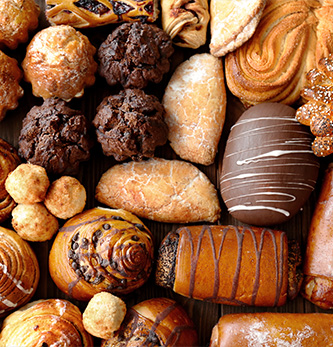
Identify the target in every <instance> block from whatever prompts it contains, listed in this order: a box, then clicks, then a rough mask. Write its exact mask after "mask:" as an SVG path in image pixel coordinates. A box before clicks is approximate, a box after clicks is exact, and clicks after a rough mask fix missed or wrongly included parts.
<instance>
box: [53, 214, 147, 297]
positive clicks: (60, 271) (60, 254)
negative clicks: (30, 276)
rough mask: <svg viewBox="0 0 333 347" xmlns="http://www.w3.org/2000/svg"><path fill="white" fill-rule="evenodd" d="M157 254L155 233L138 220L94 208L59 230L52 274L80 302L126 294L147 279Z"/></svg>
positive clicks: (134, 217) (56, 282)
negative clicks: (101, 294) (102, 294)
mask: <svg viewBox="0 0 333 347" xmlns="http://www.w3.org/2000/svg"><path fill="white" fill-rule="evenodd" d="M153 254H154V249H153V242H152V235H151V233H150V231H149V230H148V229H147V228H146V227H145V226H144V225H143V223H142V222H141V221H140V220H139V219H138V218H137V217H136V216H134V215H133V214H131V213H129V212H127V211H125V210H111V209H105V208H93V209H91V210H88V211H85V212H83V213H81V214H78V215H76V216H75V217H73V218H72V219H70V220H68V221H67V222H66V223H65V225H64V226H63V227H62V228H61V229H60V230H59V232H58V234H57V236H56V238H55V241H54V243H53V245H52V249H51V251H50V257H49V269H50V275H51V277H52V279H53V280H54V282H55V284H56V285H57V286H58V287H59V289H61V290H62V291H63V292H64V293H66V294H67V295H69V296H71V297H72V298H74V299H77V300H84V301H86V300H89V299H91V298H92V297H93V295H94V294H96V293H99V292H101V291H108V292H111V293H113V294H127V293H129V292H132V291H133V290H135V289H136V288H138V287H140V286H141V285H143V284H144V283H145V282H146V280H147V279H148V277H149V275H150V273H151V267H152V260H153Z"/></svg>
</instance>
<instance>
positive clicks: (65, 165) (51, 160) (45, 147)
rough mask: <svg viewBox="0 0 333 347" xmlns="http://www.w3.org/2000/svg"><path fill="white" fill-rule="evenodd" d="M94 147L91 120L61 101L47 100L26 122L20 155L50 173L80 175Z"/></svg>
mask: <svg viewBox="0 0 333 347" xmlns="http://www.w3.org/2000/svg"><path fill="white" fill-rule="evenodd" d="M91 147H92V141H91V139H90V137H89V135H88V122H87V119H86V118H85V116H84V115H82V114H81V112H80V111H76V110H72V109H70V108H69V107H68V106H66V104H65V102H64V101H62V100H60V99H55V98H51V99H47V100H45V101H44V103H43V105H41V106H34V107H33V108H32V109H31V110H30V111H29V113H28V114H27V115H26V117H25V118H24V119H23V123H22V129H21V132H20V136H19V151H18V152H19V155H20V156H21V157H23V158H24V159H26V160H27V161H28V163H31V164H36V165H40V166H43V167H44V168H45V169H46V171H47V172H48V173H49V174H56V175H63V174H69V175H71V174H76V173H77V172H78V169H79V163H80V162H81V161H85V160H88V159H89V157H90V149H91Z"/></svg>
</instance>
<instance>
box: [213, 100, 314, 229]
mask: <svg viewBox="0 0 333 347" xmlns="http://www.w3.org/2000/svg"><path fill="white" fill-rule="evenodd" d="M311 143H312V136H311V133H310V132H309V131H308V129H307V128H306V127H304V126H303V125H301V124H299V123H298V121H297V120H296V118H295V110H294V109H293V108H291V107H290V106H287V105H284V104H278V103H263V104H259V105H256V106H253V107H251V108H249V109H248V110H246V111H245V112H244V113H243V115H242V116H241V117H240V118H239V119H238V121H237V122H236V124H235V125H234V126H233V127H232V129H231V131H230V134H229V137H228V140H227V144H226V149H225V153H224V157H223V161H222V172H221V177H220V191H221V195H222V198H223V200H224V202H225V204H226V205H227V207H228V211H229V212H230V213H231V215H232V216H233V217H234V218H236V219H238V220H239V221H241V222H243V223H247V224H250V225H257V226H266V225H274V224H279V223H283V222H285V221H287V220H289V219H290V218H292V217H293V216H294V215H295V214H296V213H297V212H298V211H299V210H300V208H301V207H302V206H303V205H304V204H305V202H306V201H307V199H308V198H309V196H310V194H311V192H312V191H313V189H314V188H315V184H316V181H317V176H318V171H319V161H318V159H317V157H316V156H315V155H314V154H313V152H312V149H311Z"/></svg>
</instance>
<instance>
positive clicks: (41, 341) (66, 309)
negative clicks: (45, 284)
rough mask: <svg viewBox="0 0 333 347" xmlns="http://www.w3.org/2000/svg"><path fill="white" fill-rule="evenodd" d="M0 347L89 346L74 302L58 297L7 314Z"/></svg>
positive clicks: (90, 341) (91, 341) (90, 344)
mask: <svg viewBox="0 0 333 347" xmlns="http://www.w3.org/2000/svg"><path fill="white" fill-rule="evenodd" d="M0 346H1V347H12V346H20V347H31V346H43V347H44V346H63V347H73V346H75V347H91V346H93V340H92V337H91V336H90V335H89V334H88V333H87V332H86V331H85V330H84V327H83V324H82V315H81V312H80V310H79V309H78V307H77V306H75V305H73V304H72V303H70V302H69V301H66V300H61V299H48V300H39V301H34V302H31V303H29V304H27V305H26V306H24V307H22V308H21V309H20V310H18V311H16V312H14V313H12V314H11V315H9V316H8V317H7V318H6V319H5V320H4V322H3V326H2V331H1V334H0Z"/></svg>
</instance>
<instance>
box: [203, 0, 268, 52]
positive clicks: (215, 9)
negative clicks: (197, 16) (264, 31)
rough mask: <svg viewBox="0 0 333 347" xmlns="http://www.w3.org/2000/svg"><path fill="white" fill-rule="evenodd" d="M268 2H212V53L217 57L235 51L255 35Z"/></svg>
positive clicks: (257, 0) (218, 0)
mask: <svg viewBox="0 0 333 347" xmlns="http://www.w3.org/2000/svg"><path fill="white" fill-rule="evenodd" d="M265 5H266V0H233V1H230V0H211V2H210V15H211V20H210V30H211V41H210V45H209V48H210V53H211V54H213V55H214V56H216V57H222V56H224V55H225V54H227V53H229V52H232V51H234V50H235V49H236V48H238V47H240V46H241V45H242V44H243V43H244V42H246V41H247V40H248V39H249V38H250V37H251V36H252V35H253V33H254V31H255V30H256V28H257V25H258V23H259V21H260V18H261V16H262V13H263V11H264V8H265Z"/></svg>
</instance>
